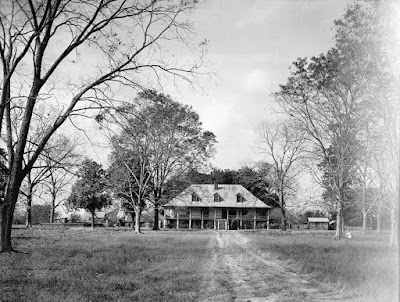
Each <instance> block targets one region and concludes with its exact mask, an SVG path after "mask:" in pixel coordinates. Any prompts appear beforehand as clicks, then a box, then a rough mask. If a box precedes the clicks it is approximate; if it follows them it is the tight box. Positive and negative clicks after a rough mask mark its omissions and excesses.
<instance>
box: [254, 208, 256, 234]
mask: <svg viewBox="0 0 400 302" xmlns="http://www.w3.org/2000/svg"><path fill="white" fill-rule="evenodd" d="M256 224H257V210H256V209H254V230H255V229H256Z"/></svg>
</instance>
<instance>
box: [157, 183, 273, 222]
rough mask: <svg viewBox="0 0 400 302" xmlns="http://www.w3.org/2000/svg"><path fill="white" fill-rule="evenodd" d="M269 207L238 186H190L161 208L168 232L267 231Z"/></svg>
mask: <svg viewBox="0 0 400 302" xmlns="http://www.w3.org/2000/svg"><path fill="white" fill-rule="evenodd" d="M270 209H271V207H270V206H268V205H266V204H265V203H264V202H262V201H261V200H260V199H258V198H257V197H255V196H254V195H253V194H251V193H250V192H249V191H248V190H246V189H245V188H244V187H243V186H242V185H226V184H194V185H191V186H189V187H188V188H187V189H185V190H184V191H182V192H181V193H180V194H178V195H177V196H176V197H175V198H173V199H172V200H171V201H170V202H168V203H167V204H166V205H164V206H163V210H164V211H163V212H164V213H163V219H162V220H163V225H164V227H169V228H177V229H179V228H188V229H194V228H197V229H205V228H213V229H216V230H232V229H256V228H268V225H269V213H270Z"/></svg>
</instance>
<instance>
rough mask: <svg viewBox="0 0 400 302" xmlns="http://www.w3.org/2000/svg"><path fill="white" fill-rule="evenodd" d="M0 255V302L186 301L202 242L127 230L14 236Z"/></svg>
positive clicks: (204, 237) (198, 273)
mask: <svg viewBox="0 0 400 302" xmlns="http://www.w3.org/2000/svg"><path fill="white" fill-rule="evenodd" d="M14 234H15V235H14V236H15V242H16V244H15V245H16V248H17V249H19V250H27V251H30V253H29V254H28V255H24V254H9V255H6V254H0V268H1V269H0V300H1V301H96V302H98V301H192V300H196V298H197V297H198V293H199V284H201V282H202V279H203V270H204V269H205V267H206V266H205V265H204V262H206V261H207V258H208V250H209V249H210V248H209V247H208V244H209V239H210V235H209V234H206V233H204V234H202V233H197V234H196V236H193V234H190V233H179V234H176V233H173V232H170V233H163V232H149V233H145V234H143V235H134V234H133V233H132V231H131V230H126V231H123V230H104V229H102V230H100V229H99V230H94V231H90V230H86V229H85V230H74V231H72V230H70V231H69V230H40V229H37V230H35V229H33V230H15V232H14Z"/></svg>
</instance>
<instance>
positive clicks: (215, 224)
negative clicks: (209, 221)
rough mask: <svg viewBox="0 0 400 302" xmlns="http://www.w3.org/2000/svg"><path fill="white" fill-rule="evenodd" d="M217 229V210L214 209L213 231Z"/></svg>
mask: <svg viewBox="0 0 400 302" xmlns="http://www.w3.org/2000/svg"><path fill="white" fill-rule="evenodd" d="M216 229H217V209H214V230H216Z"/></svg>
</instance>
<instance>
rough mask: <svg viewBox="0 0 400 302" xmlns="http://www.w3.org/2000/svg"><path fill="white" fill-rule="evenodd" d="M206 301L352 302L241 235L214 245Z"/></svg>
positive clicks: (221, 236)
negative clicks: (260, 248)
mask: <svg viewBox="0 0 400 302" xmlns="http://www.w3.org/2000/svg"><path fill="white" fill-rule="evenodd" d="M211 244H212V245H213V247H212V248H213V257H212V260H211V265H210V267H209V269H208V272H207V275H208V276H207V277H206V280H207V281H206V284H205V286H204V293H203V295H202V297H203V298H202V300H203V301H279V302H280V301H351V300H352V299H351V297H349V296H345V295H344V294H343V293H341V292H339V291H337V290H335V289H334V288H332V287H330V286H329V285H327V284H323V283H319V282H316V281H310V280H309V279H310V278H309V276H306V275H300V274H298V273H296V272H295V271H294V270H293V268H291V267H290V266H289V265H288V264H287V263H285V262H284V261H282V260H279V259H277V258H276V257H274V256H273V255H271V254H268V253H266V252H262V251H260V250H257V249H256V248H255V247H254V246H253V245H252V244H251V242H250V239H249V238H248V237H247V236H246V233H242V232H232V231H231V232H229V231H226V232H218V233H216V234H215V239H214V240H213V241H212V243H211Z"/></svg>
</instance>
